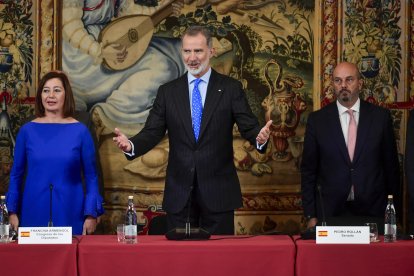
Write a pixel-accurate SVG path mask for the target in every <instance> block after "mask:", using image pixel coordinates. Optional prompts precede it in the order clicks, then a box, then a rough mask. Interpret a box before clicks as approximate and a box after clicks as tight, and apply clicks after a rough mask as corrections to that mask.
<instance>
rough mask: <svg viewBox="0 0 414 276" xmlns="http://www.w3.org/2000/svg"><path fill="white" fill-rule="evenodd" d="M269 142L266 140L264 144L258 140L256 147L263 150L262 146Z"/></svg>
mask: <svg viewBox="0 0 414 276" xmlns="http://www.w3.org/2000/svg"><path fill="white" fill-rule="evenodd" d="M266 144H267V141H266V142H264V143H263V144H261V145H260V144H259V142H257V141H256V148H257V149H258V150H262V148H263V147H264V146H265V145H266Z"/></svg>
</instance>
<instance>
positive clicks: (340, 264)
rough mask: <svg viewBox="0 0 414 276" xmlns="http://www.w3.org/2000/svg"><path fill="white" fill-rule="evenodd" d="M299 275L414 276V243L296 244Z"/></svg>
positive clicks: (298, 241)
mask: <svg viewBox="0 0 414 276" xmlns="http://www.w3.org/2000/svg"><path fill="white" fill-rule="evenodd" d="M296 247H297V256H296V275H297V276H305V275H306V276H308V275H312V276H317V275H335V276H341V275H346V276H349V275H399V276H405V275H407V276H412V275H414V241H397V242H395V243H384V242H383V238H381V241H380V242H377V243H371V244H316V242H315V241H314V240H296Z"/></svg>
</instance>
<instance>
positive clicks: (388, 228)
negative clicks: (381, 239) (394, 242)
mask: <svg viewBox="0 0 414 276" xmlns="http://www.w3.org/2000/svg"><path fill="white" fill-rule="evenodd" d="M396 233H397V225H395V224H388V223H386V224H385V227H384V235H395V234H396Z"/></svg>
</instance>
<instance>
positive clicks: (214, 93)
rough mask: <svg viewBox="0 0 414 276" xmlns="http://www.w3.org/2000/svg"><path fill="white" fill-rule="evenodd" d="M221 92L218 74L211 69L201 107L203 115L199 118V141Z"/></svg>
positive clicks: (222, 90)
mask: <svg viewBox="0 0 414 276" xmlns="http://www.w3.org/2000/svg"><path fill="white" fill-rule="evenodd" d="M223 92H224V89H223V87H221V77H220V75H219V74H218V73H217V72H216V71H214V70H213V69H211V76H210V80H209V81H208V86H207V95H206V101H205V103H204V108H203V117H202V119H201V128H200V135H199V137H198V139H199V141H200V139H201V138H202V136H203V133H204V132H205V130H206V127H207V125H208V122H209V121H210V119H211V116H212V115H213V113H214V110H215V109H216V107H217V105H218V102H219V100H220V98H221V95H222V93H223Z"/></svg>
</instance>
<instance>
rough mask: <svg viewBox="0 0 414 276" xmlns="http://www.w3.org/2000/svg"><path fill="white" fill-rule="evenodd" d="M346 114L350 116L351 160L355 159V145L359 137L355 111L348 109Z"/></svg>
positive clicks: (349, 144)
mask: <svg viewBox="0 0 414 276" xmlns="http://www.w3.org/2000/svg"><path fill="white" fill-rule="evenodd" d="M346 112H348V114H349V127H348V154H349V158H350V159H351V161H352V159H354V152H355V144H356V137H357V125H356V122H355V117H354V111H353V110H352V109H348V110H347V111H346Z"/></svg>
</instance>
